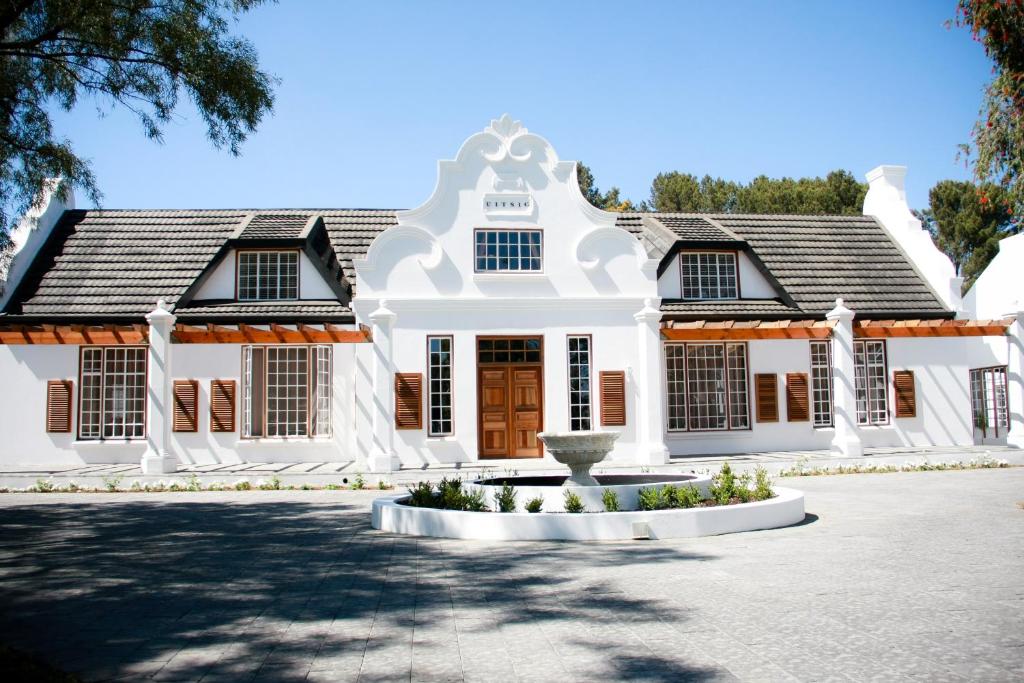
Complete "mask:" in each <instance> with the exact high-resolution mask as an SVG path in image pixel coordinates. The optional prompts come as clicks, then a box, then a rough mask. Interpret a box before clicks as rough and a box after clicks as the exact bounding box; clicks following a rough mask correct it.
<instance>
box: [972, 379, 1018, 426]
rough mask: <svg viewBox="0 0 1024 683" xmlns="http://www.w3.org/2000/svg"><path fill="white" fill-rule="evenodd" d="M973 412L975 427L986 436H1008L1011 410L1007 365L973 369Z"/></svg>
mask: <svg viewBox="0 0 1024 683" xmlns="http://www.w3.org/2000/svg"><path fill="white" fill-rule="evenodd" d="M970 377H971V412H972V413H973V415H972V419H973V422H974V427H975V428H976V429H979V430H981V433H982V435H983V436H985V437H989V436H994V437H1000V436H1006V432H1007V430H1008V429H1009V425H1010V411H1009V406H1008V404H1007V400H1006V366H1005V365H1000V366H995V367H991V368H977V369H974V370H971V373H970Z"/></svg>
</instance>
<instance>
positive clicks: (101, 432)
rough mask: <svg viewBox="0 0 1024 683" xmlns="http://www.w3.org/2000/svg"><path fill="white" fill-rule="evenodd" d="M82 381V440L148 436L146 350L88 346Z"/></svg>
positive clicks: (82, 363) (80, 424) (81, 368)
mask: <svg viewBox="0 0 1024 683" xmlns="http://www.w3.org/2000/svg"><path fill="white" fill-rule="evenodd" d="M80 371H81V380H80V382H79V391H80V393H79V396H78V405H79V411H80V414H79V420H78V436H79V438H80V439H142V438H144V437H145V436H146V349H145V348H143V347H130V346H110V347H92V346H90V347H85V348H83V349H82V355H81V367H80Z"/></svg>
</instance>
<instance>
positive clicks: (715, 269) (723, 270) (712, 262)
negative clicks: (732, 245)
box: [679, 251, 739, 299]
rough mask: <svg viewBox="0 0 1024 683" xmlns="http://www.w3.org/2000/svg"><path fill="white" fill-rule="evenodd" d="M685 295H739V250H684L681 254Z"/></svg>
mask: <svg viewBox="0 0 1024 683" xmlns="http://www.w3.org/2000/svg"><path fill="white" fill-rule="evenodd" d="M679 268H680V272H681V276H682V290H683V298H684V299H736V298H737V297H738V296H739V287H738V286H737V282H738V280H737V275H736V253H735V252H731V251H724V252H722V251H710V252H704V251H685V252H683V253H682V254H680V255H679Z"/></svg>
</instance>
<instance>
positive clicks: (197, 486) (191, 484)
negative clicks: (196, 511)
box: [186, 472, 203, 491]
mask: <svg viewBox="0 0 1024 683" xmlns="http://www.w3.org/2000/svg"><path fill="white" fill-rule="evenodd" d="M186 488H187V489H188V490H189V491H202V490H203V482H201V481H199V475H198V474H196V473H195V472H193V473H192V475H191V476H190V477H189V478H188V486H187V487H186Z"/></svg>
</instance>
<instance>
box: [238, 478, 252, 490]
mask: <svg viewBox="0 0 1024 683" xmlns="http://www.w3.org/2000/svg"><path fill="white" fill-rule="evenodd" d="M235 490H236V491H251V490H252V484H250V483H249V481H248V480H246V479H243V480H241V481H237V482H235Z"/></svg>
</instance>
